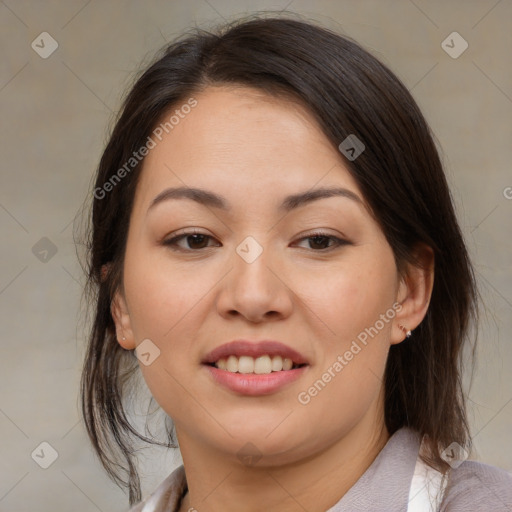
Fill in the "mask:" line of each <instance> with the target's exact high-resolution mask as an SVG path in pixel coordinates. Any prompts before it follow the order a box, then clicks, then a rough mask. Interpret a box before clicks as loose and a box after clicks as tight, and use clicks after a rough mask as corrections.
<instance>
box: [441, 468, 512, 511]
mask: <svg viewBox="0 0 512 512" xmlns="http://www.w3.org/2000/svg"><path fill="white" fill-rule="evenodd" d="M441 510H442V511H443V512H445V511H446V512H458V511H461V512H462V511H464V512H466V511H470V510H492V511H493V512H502V511H503V512H511V511H512V476H511V475H510V474H509V473H507V472H506V471H505V470H504V469H501V468H498V467H495V466H490V465H488V464H483V463H481V462H476V461H469V460H466V461H464V462H463V463H462V464H461V465H460V466H458V467H457V468H453V469H451V470H450V472H449V476H448V483H447V486H446V491H445V494H444V499H443V503H442V506H441Z"/></svg>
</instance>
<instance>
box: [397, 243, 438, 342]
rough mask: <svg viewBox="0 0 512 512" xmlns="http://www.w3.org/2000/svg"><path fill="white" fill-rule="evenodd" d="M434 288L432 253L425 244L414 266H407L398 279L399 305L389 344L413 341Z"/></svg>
mask: <svg viewBox="0 0 512 512" xmlns="http://www.w3.org/2000/svg"><path fill="white" fill-rule="evenodd" d="M433 287H434V251H433V250H432V248H431V247H429V246H427V245H425V244H419V245H418V246H417V248H416V263H415V264H414V265H413V264H410V265H409V266H408V268H407V272H406V275H405V276H404V277H403V278H402V279H401V281H400V285H399V288H398V293H397V300H398V302H399V303H400V305H401V308H400V311H399V312H398V313H397V314H396V317H395V326H394V329H393V333H392V339H391V343H392V344H397V343H401V342H402V341H404V340H406V339H409V338H410V339H411V341H414V329H415V328H416V327H417V326H418V325H419V324H420V323H421V322H422V321H423V319H424V318H425V315H426V314H427V311H428V307H429V304H430V298H431V296H432V290H433Z"/></svg>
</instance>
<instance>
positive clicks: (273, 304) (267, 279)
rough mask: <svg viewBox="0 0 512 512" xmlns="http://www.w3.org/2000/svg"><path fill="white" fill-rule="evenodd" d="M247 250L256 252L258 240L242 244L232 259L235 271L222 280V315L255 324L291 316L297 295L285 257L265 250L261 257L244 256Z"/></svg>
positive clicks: (219, 305) (220, 302) (218, 299)
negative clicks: (255, 244) (286, 269)
mask: <svg viewBox="0 0 512 512" xmlns="http://www.w3.org/2000/svg"><path fill="white" fill-rule="evenodd" d="M247 247H250V251H254V241H253V245H252V246H251V244H250V245H249V246H244V245H243V244H241V246H239V247H238V248H237V251H236V252H235V254H234V255H233V257H232V259H231V262H232V270H231V271H230V272H229V273H228V274H227V276H226V278H225V279H223V280H222V283H223V285H222V288H221V290H220V293H219V295H218V297H217V309H218V311H219V314H220V315H221V316H224V317H225V318H232V317H235V316H242V317H244V318H245V319H246V320H248V321H250V322H253V323H260V322H264V321H269V320H280V319H284V318H286V317H288V316H289V315H290V314H291V311H292V309H293V295H294V294H293V291H292V289H291V288H292V283H288V282H287V281H288V280H289V277H287V276H285V275H284V272H283V262H282V258H276V257H274V256H275V255H274V254H272V251H270V249H268V250H266V249H265V248H263V247H262V249H263V251H262V252H261V254H259V255H258V256H257V257H256V258H255V259H253V257H254V254H253V255H252V257H251V254H250V252H245V253H244V248H247ZM246 255H249V257H247V256H246ZM278 260H281V261H278Z"/></svg>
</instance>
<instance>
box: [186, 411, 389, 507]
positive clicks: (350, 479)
mask: <svg viewBox="0 0 512 512" xmlns="http://www.w3.org/2000/svg"><path fill="white" fill-rule="evenodd" d="M381 418H382V416H381ZM176 431H177V433H178V438H179V443H180V449H181V452H182V456H183V462H184V466H185V470H186V475H187V484H188V492H187V494H186V495H185V497H184V499H183V500H182V503H181V507H180V512H185V511H190V510H191V511H194V510H196V511H198V512H219V511H223V512H231V511H235V510H236V511H239V510H241V509H242V510H244V511H247V512H258V511H261V510H265V511H268V512H277V511H279V512H299V511H300V512H303V511H304V510H308V511H310V512H324V511H325V510H328V509H329V508H330V507H332V506H333V505H335V504H336V503H337V502H338V501H339V500H340V499H341V498H342V497H343V496H344V495H345V493H346V492H347V491H348V490H349V489H350V488H351V487H352V486H353V485H354V484H355V483H356V482H357V480H358V479H359V478H360V477H361V475H362V474H363V473H364V472H365V471H366V469H368V467H369V466H370V465H371V463H372V462H373V461H374V459H375V457H376V456H377V455H378V454H379V452H380V451H381V450H382V448H383V447H384V445H385V444H386V443H387V441H388V439H389V437H390V436H389V433H388V431H387V429H386V427H385V425H384V421H383V419H382V420H381V421H378V418H377V417H374V415H372V416H371V417H368V418H365V419H363V421H362V422H360V423H359V424H358V425H357V426H356V427H354V428H353V429H352V430H351V431H350V432H348V433H347V434H346V435H344V436H343V437H342V438H341V439H338V440H336V441H335V442H334V443H332V444H331V445H329V446H326V447H325V448H324V449H323V450H322V451H320V452H319V453H315V454H314V455H311V456H309V457H307V458H305V459H303V460H299V461H296V462H294V463H292V464H287V465H285V466H265V465H262V464H261V463H258V464H257V465H256V466H244V465H242V464H241V463H240V462H237V461H236V459H235V460H233V458H232V457H226V456H225V455H224V456H222V454H219V452H218V451H215V450H210V449H209V448H207V447H206V448H205V446H204V445H199V444H198V443H197V442H196V441H195V440H194V439H191V438H189V437H188V436H187V435H186V434H185V433H184V432H183V431H180V430H179V429H178V427H177V428H176Z"/></svg>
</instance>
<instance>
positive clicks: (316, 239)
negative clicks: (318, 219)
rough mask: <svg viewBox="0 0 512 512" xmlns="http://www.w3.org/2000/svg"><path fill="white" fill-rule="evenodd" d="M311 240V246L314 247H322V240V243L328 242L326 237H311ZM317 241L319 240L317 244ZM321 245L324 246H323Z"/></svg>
mask: <svg viewBox="0 0 512 512" xmlns="http://www.w3.org/2000/svg"><path fill="white" fill-rule="evenodd" d="M311 239H312V240H313V241H314V242H313V245H315V244H320V245H322V240H323V241H324V242H326V241H328V239H327V237H326V236H313V237H311ZM319 240H320V242H319ZM310 245H311V244H310ZM323 245H325V244H323ZM321 249H325V247H321Z"/></svg>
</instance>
